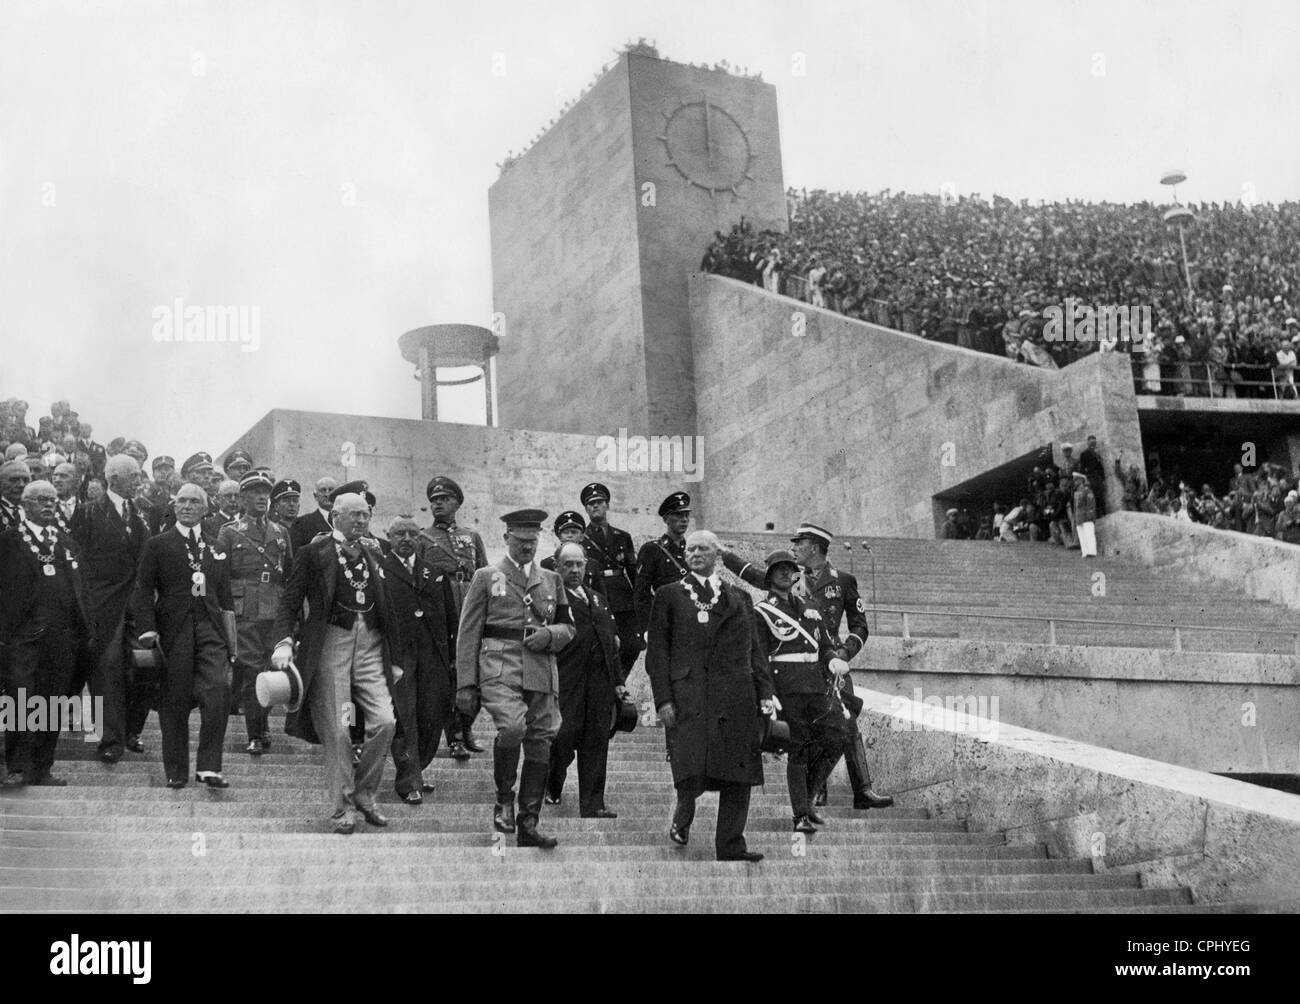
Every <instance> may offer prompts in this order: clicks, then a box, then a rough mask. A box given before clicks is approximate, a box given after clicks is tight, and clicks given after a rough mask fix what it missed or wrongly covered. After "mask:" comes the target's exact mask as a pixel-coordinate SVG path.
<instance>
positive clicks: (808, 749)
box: [754, 550, 849, 833]
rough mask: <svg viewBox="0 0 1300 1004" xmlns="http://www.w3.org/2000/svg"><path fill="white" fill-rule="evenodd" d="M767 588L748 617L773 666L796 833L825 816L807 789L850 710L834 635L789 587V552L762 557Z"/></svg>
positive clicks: (812, 787) (813, 828) (812, 828)
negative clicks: (842, 694) (840, 687)
mask: <svg viewBox="0 0 1300 1004" xmlns="http://www.w3.org/2000/svg"><path fill="white" fill-rule="evenodd" d="M766 565H767V573H766V577H765V578H766V586H767V589H768V593H767V596H766V597H764V598H763V599H762V600H760V601H759V602H758V603H756V604H755V605H754V622H755V625H756V626H757V629H758V630H757V634H758V636H759V637H760V638H761V639H762V644H763V646H764V652H765V653H766V655H767V658H768V662H769V664H770V667H771V671H772V681H773V685H774V687H775V689H776V696H777V701H778V703H779V706H780V713H781V720H782V721H784V722H785V723H786V724H787V725H789V726H790V754H789V757H788V758H787V760H786V768H785V777H786V785H787V786H788V788H789V792H790V811H791V812H792V813H793V815H794V829H795V831H796V832H798V833H816V832H817V826H818V825H821V824H824V823H825V822H826V820H825V819H823V818H822V817H821V816H820V815H818V813H817V811H816V810H815V809H814V808H813V807H812V804H811V799H812V794H813V792H815V791H816V790H817V789H818V788H819V787H820V786H821V782H822V780H824V779H823V778H821V777H819V776H817V775H815V774H814V773H813V771H814V769H818V770H825V771H826V772H827V773H829V772H830V769H831V768H832V767H834V765H835V761H836V759H838V755H839V753H840V751H841V750H842V749H843V748H844V735H845V724H846V719H848V716H849V713H848V711H847V710H846V709H845V707H844V704H843V702H842V701H841V700H840V699H839V695H838V691H837V690H836V685H835V679H836V678H838V677H841V676H843V675H844V674H846V673H847V672H848V671H849V664H848V663H847V662H845V661H844V660H843V659H840V658H838V656H837V655H836V652H837V651H838V648H839V646H838V643H837V641H836V639H835V638H833V637H831V635H830V634H829V632H828V631H827V630H826V625H825V623H824V621H823V620H822V616H821V612H820V611H819V610H818V609H817V606H816V604H814V603H811V602H809V601H806V600H804V599H802V598H801V597H798V596H795V595H793V594H792V593H791V587H792V586H793V585H794V580H795V577H796V576H797V575H798V574H799V565H798V562H796V561H795V557H794V553H793V552H791V551H787V550H779V551H773V552H772V553H771V554H769V555H768V556H767V559H766Z"/></svg>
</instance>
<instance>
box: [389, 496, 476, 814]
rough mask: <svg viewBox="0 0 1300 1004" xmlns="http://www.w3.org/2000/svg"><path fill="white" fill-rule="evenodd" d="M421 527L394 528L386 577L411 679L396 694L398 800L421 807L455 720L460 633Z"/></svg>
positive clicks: (402, 523) (406, 523)
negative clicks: (422, 548)
mask: <svg viewBox="0 0 1300 1004" xmlns="http://www.w3.org/2000/svg"><path fill="white" fill-rule="evenodd" d="M419 537H420V526H419V524H418V523H416V522H415V520H414V519H413V518H412V517H410V516H397V517H394V519H393V520H392V522H391V523H389V524H388V539H389V541H390V542H391V543H392V545H393V549H392V551H390V552H389V553H388V554H387V555H385V556H384V563H383V567H384V572H385V574H386V577H387V579H388V586H389V591H390V592H391V593H392V595H393V611H394V612H395V613H396V615H397V619H398V621H399V622H400V624H401V636H402V645H403V653H402V656H401V658H400V660H399V662H400V664H401V666H402V667H403V669H405V671H406V672H405V673H404V674H403V676H402V678H401V679H400V680H398V681H397V686H396V687H394V688H393V699H394V704H395V711H396V713H397V732H396V733H395V734H394V736H393V765H394V766H395V767H396V769H397V779H396V782H395V787H396V789H397V795H398V797H399V798H401V799H402V800H403V801H404V802H406V803H407V804H408V805H419V804H420V803H421V802H422V801H424V793H427V792H430V791H433V785H431V784H426V783H425V780H424V774H423V771H424V768H426V767H428V766H429V764H430V763H431V762H432V761H433V757H434V754H435V753H437V752H438V740H439V738H440V737H441V736H442V733H443V730H444V729H446V727H447V723H448V721H450V720H451V715H452V711H453V705H452V693H453V691H454V690H455V688H456V680H455V669H454V668H453V665H454V663H455V659H456V628H457V622H458V619H459V611H457V609H456V596H455V593H453V592H452V588H451V583H450V582H449V581H448V580H447V577H446V576H445V575H443V574H441V573H439V572H438V571H437V570H436V569H434V568H433V567H432V566H431V565H430V564H429V563H428V562H426V561H425V560H424V559H423V558H421V557H420V556H419V554H417V553H416V551H417V547H418V543H419Z"/></svg>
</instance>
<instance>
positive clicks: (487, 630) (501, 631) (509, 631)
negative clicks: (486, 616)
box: [483, 624, 546, 641]
mask: <svg viewBox="0 0 1300 1004" xmlns="http://www.w3.org/2000/svg"><path fill="white" fill-rule="evenodd" d="M545 626H546V625H545V624H541V625H538V627H545ZM536 630H537V628H536V627H530V628H508V627H498V626H497V625H495V624H484V625H483V637H484V638H501V639H504V640H505V641H523V640H524V639H525V638H526V637H528V635H530V634H532V633H533V632H535V631H536Z"/></svg>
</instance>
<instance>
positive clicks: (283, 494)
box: [264, 475, 302, 554]
mask: <svg viewBox="0 0 1300 1004" xmlns="http://www.w3.org/2000/svg"><path fill="white" fill-rule="evenodd" d="M264 476H265V475H264ZM301 498H302V485H300V484H298V482H297V481H294V480H293V479H292V478H285V479H284V480H283V481H277V482H275V484H274V485H273V486H272V488H271V521H272V522H274V523H276V524H278V525H279V526H280V528H281V529H283V530H284V532H285V537H286V539H291V538H290V534H291V533H292V532H293V524H294V521H295V520H296V519H297V518H298V502H299V500H300V499H301ZM289 553H290V554H292V553H293V552H292V550H290V552H289Z"/></svg>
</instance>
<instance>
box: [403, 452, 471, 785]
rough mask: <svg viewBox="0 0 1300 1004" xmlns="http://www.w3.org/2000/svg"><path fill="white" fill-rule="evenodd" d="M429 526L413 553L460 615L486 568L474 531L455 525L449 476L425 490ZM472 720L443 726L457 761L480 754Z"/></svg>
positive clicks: (456, 498)
mask: <svg viewBox="0 0 1300 1004" xmlns="http://www.w3.org/2000/svg"><path fill="white" fill-rule="evenodd" d="M424 494H425V496H426V497H427V498H428V499H429V511H430V512H432V513H433V525H432V526H430V527H429V528H428V529H426V530H424V531H422V532H421V533H420V540H419V548H418V551H417V553H418V554H419V555H420V557H421V558H423V559H424V560H425V561H426V562H428V563H429V564H430V565H431V566H432V567H433V568H434V570H435V571H436V572H437V573H438V574H440V575H445V576H446V577H447V580H448V581H449V582H450V583H451V586H452V592H453V593H454V594H455V596H456V613H457V616H459V615H460V608H461V605H462V604H463V603H464V600H465V591H466V589H467V588H468V586H469V581H470V579H471V578H473V576H474V572H475V571H477V570H478V569H480V568H483V567H485V566H486V565H487V547H486V546H484V544H483V538H482V537H480V536H479V535H478V533H477V531H474V530H470V529H468V528H466V527H461V526H457V525H456V513H457V511H459V509H460V507H461V506H462V505H463V504H464V502H465V493H464V492H463V491H461V490H460V485H458V484H456V482H455V481H453V480H452V479H451V478H449V477H445V476H443V475H438V476H436V477H434V478H432V479H430V481H429V484H428V486H427V487H426V488H425V492H424ZM473 726H474V719H473V718H472V717H471V718H469V719H468V720H466V718H465V716H464V715H462V714H461V713H460V712H459V711H458V712H456V713H455V714H454V715H453V716H452V721H451V724H450V725H448V726H447V748H448V752H449V753H450V754H451V756H453V757H454V758H455V759H457V760H468V759H469V755H470V754H471V753H482V752H483V747H482V746H480V745H478V743H476V742H475V741H474V731H473Z"/></svg>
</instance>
